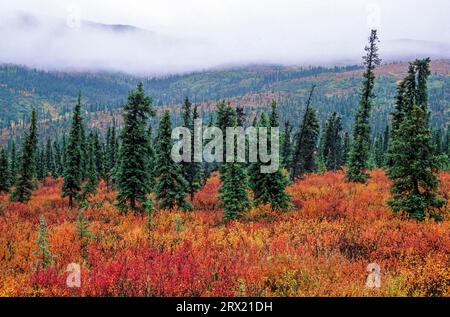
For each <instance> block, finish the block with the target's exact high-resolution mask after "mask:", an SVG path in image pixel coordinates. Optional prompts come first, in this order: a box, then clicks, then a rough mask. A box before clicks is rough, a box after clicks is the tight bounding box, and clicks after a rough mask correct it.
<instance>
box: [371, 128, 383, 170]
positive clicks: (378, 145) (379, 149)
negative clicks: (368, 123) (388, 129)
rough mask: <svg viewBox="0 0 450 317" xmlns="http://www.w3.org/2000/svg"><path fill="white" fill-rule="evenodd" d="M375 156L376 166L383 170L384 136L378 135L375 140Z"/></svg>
mask: <svg viewBox="0 0 450 317" xmlns="http://www.w3.org/2000/svg"><path fill="white" fill-rule="evenodd" d="M373 156H374V159H375V166H376V167H377V168H382V167H383V166H384V150H383V136H382V135H381V133H378V134H377V135H376V137H375V140H374V145H373Z"/></svg>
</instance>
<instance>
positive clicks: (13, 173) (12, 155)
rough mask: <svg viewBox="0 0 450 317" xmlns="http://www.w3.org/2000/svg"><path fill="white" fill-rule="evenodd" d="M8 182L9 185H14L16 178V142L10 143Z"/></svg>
mask: <svg viewBox="0 0 450 317" xmlns="http://www.w3.org/2000/svg"><path fill="white" fill-rule="evenodd" d="M9 161H10V169H9V170H10V181H11V185H13V184H15V183H16V177H17V153H16V142H15V141H14V140H13V141H12V143H11V153H10V158H9Z"/></svg>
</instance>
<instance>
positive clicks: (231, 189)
mask: <svg viewBox="0 0 450 317" xmlns="http://www.w3.org/2000/svg"><path fill="white" fill-rule="evenodd" d="M218 125H219V127H220V128H221V129H222V131H225V128H226V127H236V126H237V114H236V111H235V109H233V108H231V106H230V105H225V104H222V105H221V108H220V109H218ZM224 134H225V133H224ZM225 140H226V138H225ZM235 145H236V138H235ZM235 149H236V147H235ZM233 155H236V152H235V153H233ZM236 161H237V160H236V156H235V159H234V162H225V161H224V163H222V165H221V166H220V180H221V181H222V186H221V187H220V188H219V199H220V200H221V207H222V210H223V218H224V221H225V222H228V221H230V220H234V219H238V218H239V217H242V216H243V215H244V214H245V213H246V212H247V211H248V209H250V207H251V201H250V198H249V197H248V193H247V192H248V189H249V187H248V181H247V173H246V171H245V168H244V164H243V163H239V162H236Z"/></svg>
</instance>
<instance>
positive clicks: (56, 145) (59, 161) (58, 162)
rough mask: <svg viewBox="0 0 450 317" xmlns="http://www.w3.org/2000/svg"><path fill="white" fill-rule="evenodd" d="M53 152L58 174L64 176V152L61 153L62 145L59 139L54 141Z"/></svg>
mask: <svg viewBox="0 0 450 317" xmlns="http://www.w3.org/2000/svg"><path fill="white" fill-rule="evenodd" d="M53 152H54V153H55V154H54V158H55V159H54V161H55V171H56V176H57V177H59V176H62V175H63V170H64V168H63V164H62V153H61V147H60V144H59V142H58V140H57V139H56V140H54V141H53Z"/></svg>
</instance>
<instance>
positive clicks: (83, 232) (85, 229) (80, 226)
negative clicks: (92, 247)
mask: <svg viewBox="0 0 450 317" xmlns="http://www.w3.org/2000/svg"><path fill="white" fill-rule="evenodd" d="M75 233H76V236H77V238H78V240H79V241H80V242H81V254H82V256H83V258H84V259H87V256H88V254H87V247H88V244H89V240H90V239H95V235H94V234H93V233H91V232H90V231H89V222H88V221H87V220H86V218H84V213H83V210H81V211H80V213H79V214H78V217H77V228H76V232H75Z"/></svg>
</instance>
